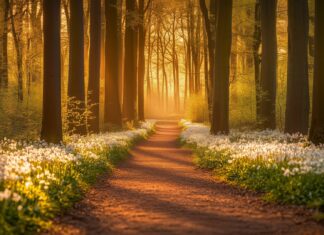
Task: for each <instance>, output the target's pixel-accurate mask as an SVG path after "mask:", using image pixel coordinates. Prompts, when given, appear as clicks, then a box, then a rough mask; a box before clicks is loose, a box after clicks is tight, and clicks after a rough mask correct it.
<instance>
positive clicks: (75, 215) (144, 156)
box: [50, 121, 324, 235]
mask: <svg viewBox="0 0 324 235" xmlns="http://www.w3.org/2000/svg"><path fill="white" fill-rule="evenodd" d="M156 129H157V131H156V133H155V134H154V135H153V136H152V137H151V138H150V139H149V140H147V141H143V142H142V143H140V144H139V145H138V146H137V147H135V148H134V149H133V150H132V151H131V158H130V159H129V160H128V161H127V162H125V163H124V164H122V165H121V166H120V167H119V168H118V169H117V170H116V171H115V173H114V174H113V176H111V177H102V179H101V180H100V181H99V182H98V183H97V185H96V186H95V187H94V188H93V189H91V190H90V192H89V193H88V194H87V196H86V198H85V199H84V200H83V201H82V202H80V203H79V204H77V205H76V207H75V208H74V209H73V210H72V211H71V212H70V213H69V214H68V215H66V216H65V217H63V218H60V219H58V221H56V225H55V226H54V230H53V231H51V232H50V234H73V235H74V234H114V235H118V234H139V235H142V234H145V235H146V234H150V235H151V234H152V235H154V234H158V235H161V234H203V235H208V234H294V235H295V234H297V235H298V234H324V227H323V226H321V225H318V224H316V223H314V222H312V221H311V220H309V219H307V218H309V215H308V214H307V212H305V211H304V210H303V209H300V208H292V207H289V208H287V207H282V206H276V205H271V204H267V203H264V202H262V201H261V200H260V199H259V197H258V196H257V195H255V194H253V193H251V192H246V191H245V190H239V189H237V188H235V187H233V186H229V185H226V184H224V183H221V182H218V181H216V180H214V179H213V177H212V176H211V175H210V172H204V171H202V170H199V169H195V167H194V166H193V164H192V158H191V155H192V153H191V152H190V151H189V150H186V149H183V148H181V147H180V145H179V143H178V137H179V134H180V131H181V130H180V128H179V127H178V125H177V123H176V122H172V121H161V122H159V123H158V124H157V128H156ZM305 213H306V214H305Z"/></svg>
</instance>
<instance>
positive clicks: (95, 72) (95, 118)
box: [88, 0, 101, 133]
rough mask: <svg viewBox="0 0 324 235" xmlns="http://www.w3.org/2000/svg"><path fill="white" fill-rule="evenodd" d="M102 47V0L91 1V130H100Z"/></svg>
mask: <svg viewBox="0 0 324 235" xmlns="http://www.w3.org/2000/svg"><path fill="white" fill-rule="evenodd" d="M100 49H101V0H91V2H90V51H89V85H88V106H89V107H90V108H91V110H90V111H91V114H92V119H91V120H89V128H90V131H91V132H94V133H98V132H99V101H100Z"/></svg>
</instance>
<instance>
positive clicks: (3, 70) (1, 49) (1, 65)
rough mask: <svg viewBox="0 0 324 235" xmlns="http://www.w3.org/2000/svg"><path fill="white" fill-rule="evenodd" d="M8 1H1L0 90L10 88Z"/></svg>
mask: <svg viewBox="0 0 324 235" xmlns="http://www.w3.org/2000/svg"><path fill="white" fill-rule="evenodd" d="M8 12H9V2H8V0H0V88H1V87H8Z"/></svg>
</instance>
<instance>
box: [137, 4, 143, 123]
mask: <svg viewBox="0 0 324 235" xmlns="http://www.w3.org/2000/svg"><path fill="white" fill-rule="evenodd" d="M144 7H145V6H144V0H139V12H138V13H139V14H138V15H139V26H138V119H139V120H140V121H143V120H144V119H145V117H144V76H145V29H144V20H145V19H144V14H145V13H144V10H145V9H144Z"/></svg>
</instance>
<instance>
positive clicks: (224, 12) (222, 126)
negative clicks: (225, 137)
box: [211, 0, 233, 134]
mask: <svg viewBox="0 0 324 235" xmlns="http://www.w3.org/2000/svg"><path fill="white" fill-rule="evenodd" d="M217 7H218V11H217V27H216V30H215V31H216V44H215V45H216V53H215V70H214V72H215V81H214V91H213V110H212V122H211V123H212V125H211V133H212V134H217V133H224V134H227V133H228V132H229V73H230V55H231V44H232V7H233V1H232V0H227V1H218V6H217Z"/></svg>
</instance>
